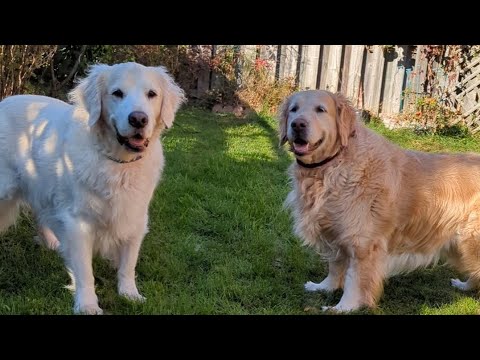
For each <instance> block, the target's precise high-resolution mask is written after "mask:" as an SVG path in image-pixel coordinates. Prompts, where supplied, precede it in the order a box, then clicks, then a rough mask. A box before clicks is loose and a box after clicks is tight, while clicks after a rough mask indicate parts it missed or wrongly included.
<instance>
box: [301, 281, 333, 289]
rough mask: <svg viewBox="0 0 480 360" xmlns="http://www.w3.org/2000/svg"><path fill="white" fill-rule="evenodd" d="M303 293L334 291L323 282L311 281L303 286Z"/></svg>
mask: <svg viewBox="0 0 480 360" xmlns="http://www.w3.org/2000/svg"><path fill="white" fill-rule="evenodd" d="M304 288H305V291H309V292H314V291H327V292H331V291H335V289H332V288H331V287H330V286H328V285H327V284H326V283H325V280H324V281H322V282H321V283H319V284H318V283H314V282H313V281H307V282H306V283H305V285H304Z"/></svg>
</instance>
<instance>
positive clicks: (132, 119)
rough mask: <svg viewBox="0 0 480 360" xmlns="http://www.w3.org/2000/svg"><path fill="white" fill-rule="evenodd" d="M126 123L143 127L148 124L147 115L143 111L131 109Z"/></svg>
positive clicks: (139, 127) (138, 127)
mask: <svg viewBox="0 0 480 360" xmlns="http://www.w3.org/2000/svg"><path fill="white" fill-rule="evenodd" d="M128 123H129V124H130V125H132V126H133V127H134V128H137V129H141V128H144V127H145V126H147V124H148V116H147V114H145V113H144V112H143V111H133V112H131V113H130V115H128Z"/></svg>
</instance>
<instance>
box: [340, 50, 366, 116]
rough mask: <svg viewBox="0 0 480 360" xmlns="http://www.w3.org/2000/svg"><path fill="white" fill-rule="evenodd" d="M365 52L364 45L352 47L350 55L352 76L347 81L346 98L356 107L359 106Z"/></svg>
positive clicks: (350, 72)
mask: <svg viewBox="0 0 480 360" xmlns="http://www.w3.org/2000/svg"><path fill="white" fill-rule="evenodd" d="M364 51H365V46H364V45H352V53H351V55H350V69H349V71H348V72H349V74H350V76H349V77H348V79H345V77H344V80H343V81H344V82H345V81H346V82H347V83H348V85H347V93H346V96H347V97H348V98H349V99H350V100H351V101H352V102H353V105H354V106H357V107H358V106H359V97H360V78H361V73H362V61H363V52H364Z"/></svg>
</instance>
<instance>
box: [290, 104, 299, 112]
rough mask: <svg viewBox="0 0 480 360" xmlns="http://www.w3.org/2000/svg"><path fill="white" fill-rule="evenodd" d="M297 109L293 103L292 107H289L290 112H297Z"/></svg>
mask: <svg viewBox="0 0 480 360" xmlns="http://www.w3.org/2000/svg"><path fill="white" fill-rule="evenodd" d="M297 110H298V106H297V105H295V106H294V107H292V108H291V109H290V112H297Z"/></svg>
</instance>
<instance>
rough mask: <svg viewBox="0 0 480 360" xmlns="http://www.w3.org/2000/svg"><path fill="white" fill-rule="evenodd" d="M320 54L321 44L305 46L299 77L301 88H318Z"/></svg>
mask: <svg viewBox="0 0 480 360" xmlns="http://www.w3.org/2000/svg"><path fill="white" fill-rule="evenodd" d="M319 55H320V45H304V46H303V51H302V60H301V61H302V62H301V67H300V79H299V80H300V81H299V85H300V88H301V89H315V88H316V86H317V71H318V58H319Z"/></svg>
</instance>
